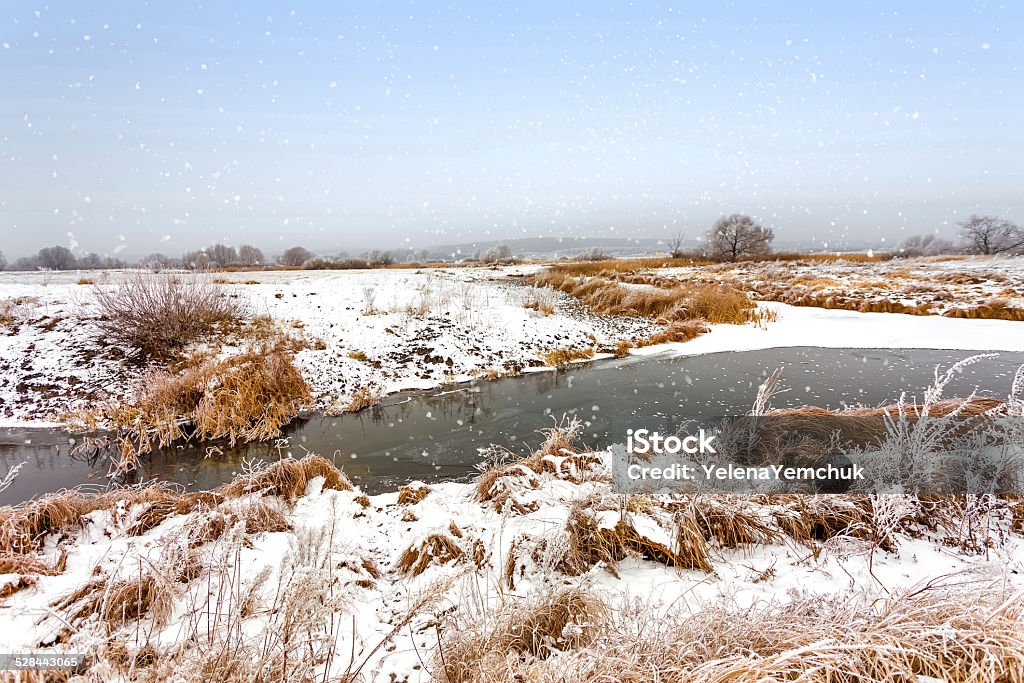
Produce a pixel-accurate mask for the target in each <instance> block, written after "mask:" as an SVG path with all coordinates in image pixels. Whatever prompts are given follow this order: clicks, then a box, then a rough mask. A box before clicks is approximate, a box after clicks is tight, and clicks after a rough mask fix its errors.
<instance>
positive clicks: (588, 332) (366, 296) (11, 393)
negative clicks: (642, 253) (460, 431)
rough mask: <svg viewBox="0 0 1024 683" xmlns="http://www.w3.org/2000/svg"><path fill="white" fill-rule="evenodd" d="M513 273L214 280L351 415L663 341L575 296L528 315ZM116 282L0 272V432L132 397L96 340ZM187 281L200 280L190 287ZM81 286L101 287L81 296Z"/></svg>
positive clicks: (118, 352) (257, 275)
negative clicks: (377, 403)
mask: <svg viewBox="0 0 1024 683" xmlns="http://www.w3.org/2000/svg"><path fill="white" fill-rule="evenodd" d="M510 272H512V273H515V272H519V271H516V270H512V271H508V270H489V269H451V270H422V271H413V270H369V271H288V272H245V273H235V274H231V273H226V274H217V275H216V276H211V277H213V279H214V280H215V281H216V282H217V283H218V284H219V285H220V286H223V287H226V288H229V289H230V290H232V293H233V294H234V295H236V296H238V297H240V298H241V299H242V300H243V301H245V303H246V305H247V307H248V309H249V310H250V312H251V313H252V315H256V316H259V315H267V316H270V317H272V318H273V319H274V320H275V321H276V322H277V323H278V324H279V325H280V326H281V327H282V328H283V329H285V330H287V331H288V332H289V333H291V334H295V335H301V336H302V337H304V338H305V339H306V340H308V341H309V342H311V343H310V345H309V346H310V348H307V349H305V350H303V351H301V352H300V353H299V354H298V357H297V359H296V362H297V365H298V367H299V369H300V370H301V372H302V374H303V376H304V377H305V378H306V380H307V381H308V382H309V383H310V385H311V386H312V388H313V392H314V395H315V396H316V397H317V407H319V408H321V409H331V408H332V407H337V406H344V405H346V404H347V403H348V401H349V400H350V399H351V396H352V394H353V393H354V392H355V391H357V390H359V389H361V388H364V387H369V388H372V389H374V390H376V391H379V392H381V393H385V394H386V393H390V392H394V391H398V390H401V389H410V388H431V387H437V386H441V385H443V384H447V383H450V382H459V381H465V380H468V379H472V378H474V377H480V376H488V375H489V376H502V375H506V374H516V373H518V372H521V371H522V370H524V369H526V368H529V367H534V366H538V365H543V361H542V358H543V356H544V354H546V353H548V352H550V351H552V350H554V349H555V348H559V347H576V348H585V347H586V348H589V347H592V346H595V345H597V346H602V345H604V346H607V345H614V344H615V343H616V342H617V341H619V340H621V339H634V338H638V337H644V336H647V335H648V334H650V333H651V332H652V331H654V330H655V329H657V326H656V325H654V324H653V323H652V322H650V321H646V320H640V319H632V318H597V317H594V316H591V315H588V314H587V313H586V312H585V311H582V310H580V309H579V307H576V306H573V305H572V303H571V302H569V301H567V299H566V297H564V296H558V295H556V294H554V293H551V292H544V293H541V294H540V296H541V297H547V298H550V299H551V300H552V302H560V303H559V304H558V305H557V307H556V311H555V313H554V314H552V315H545V313H544V312H543V311H538V310H533V309H529V308H526V307H524V304H526V303H529V302H530V301H531V300H532V299H533V298H534V297H535V296H536V294H535V293H534V292H533V291H532V290H531V289H530V288H529V287H525V286H520V285H518V284H515V283H514V282H513V281H511V280H509V278H508V274H509V273H510ZM123 276H124V274H122V273H118V272H112V273H97V272H75V273H59V274H54V273H0V302H3V301H8V302H10V304H9V306H8V308H9V310H10V322H9V323H8V324H7V325H4V326H0V331H3V332H6V334H0V424H17V423H22V424H24V423H28V424H32V423H35V424H44V423H47V422H51V421H55V420H58V419H59V416H60V415H61V414H62V413H64V412H66V411H68V410H70V409H74V408H78V407H83V406H85V405H87V404H88V403H90V402H94V401H100V400H106V399H124V398H130V397H131V395H132V392H133V391H134V390H136V389H137V388H138V381H139V379H140V377H141V376H142V368H140V367H138V366H125V365H124V364H123V363H122V362H121V360H122V359H123V358H124V356H125V354H126V352H127V350H125V349H119V348H117V347H115V346H112V345H110V344H107V343H105V342H104V340H103V339H102V338H100V337H99V336H98V335H97V334H96V333H95V332H94V330H93V329H92V327H91V319H92V318H93V317H94V316H95V315H96V311H95V307H94V305H93V287H94V286H100V287H112V286H115V285H116V282H117V281H118V279H119V278H121V277H123ZM185 277H193V276H191V275H186V276H185ZM79 280H86V281H89V282H91V283H95V285H94V284H77V283H78V282H79Z"/></svg>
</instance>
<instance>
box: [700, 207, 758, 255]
mask: <svg viewBox="0 0 1024 683" xmlns="http://www.w3.org/2000/svg"><path fill="white" fill-rule="evenodd" d="M774 238H775V233H774V232H773V231H772V229H771V228H764V227H762V226H761V225H759V224H758V223H756V222H754V219H753V218H751V217H750V216H746V215H744V214H741V213H734V214H732V215H731V216H722V217H721V218H719V219H718V220H717V221H715V224H714V225H713V226H712V227H711V230H709V231H708V246H707V250H708V255H709V256H711V257H712V258H717V259H721V260H723V261H737V260H739V259H740V258H741V257H743V256H755V255H758V254H767V253H769V252H770V251H771V241H772V239H774Z"/></svg>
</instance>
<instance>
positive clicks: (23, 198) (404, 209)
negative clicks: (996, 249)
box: [0, 0, 1024, 258]
mask: <svg viewBox="0 0 1024 683" xmlns="http://www.w3.org/2000/svg"><path fill="white" fill-rule="evenodd" d="M700 4H703V5H705V6H703V7H697V8H695V7H693V6H694V5H698V3H678V6H677V5H675V4H671V3H669V4H659V3H646V2H636V3H624V2H613V3H606V2H596V1H595V2H589V3H578V4H576V5H570V4H566V3H559V2H537V3H515V2H509V3H497V2H495V3H491V2H468V3H463V4H459V3H435V2H402V3H399V2H375V3H374V2H344V3H333V2H332V3H326V2H321V3H282V2H259V1H255V2H253V1H250V2H245V3H227V2H218V3H210V4H203V3H195V2H190V1H189V0H181V1H178V2H148V3H147V2H138V1H134V0H133V1H131V2H108V1H106V0H92V1H90V2H70V1H69V2H65V1H63V0H61V1H55V2H50V3H48V4H37V3H34V2H21V1H17V2H9V3H5V4H4V6H3V10H2V14H0V230H2V232H3V236H2V240H0V251H3V252H4V253H5V254H7V255H8V257H9V258H10V257H15V256H19V255H25V254H28V253H32V252H34V251H36V250H37V249H38V248H40V247H42V246H48V245H52V244H64V245H66V246H70V247H72V248H73V249H74V250H75V251H77V252H82V251H96V252H99V253H101V254H124V255H132V254H134V255H143V254H146V253H149V252H153V251H160V252H164V253H167V254H178V253H181V252H182V251H185V250H188V249H194V248H198V247H200V246H203V245H206V244H209V243H212V242H224V243H227V244H231V245H239V244H242V243H250V244H254V245H256V246H259V247H261V248H263V249H265V250H268V251H270V252H274V251H280V250H283V249H284V248H286V247H288V246H292V245H294V244H302V245H305V246H307V247H309V248H311V249H314V250H319V251H321V252H323V253H331V252H341V251H347V252H349V253H352V254H355V253H357V252H359V251H360V250H364V249H367V248H379V249H402V248H418V247H422V246H425V245H431V244H450V243H459V242H467V241H477V240H493V239H510V238H515V237H536V236H549V235H551V236H558V235H575V236H599V237H627V238H628V237H661V236H666V235H674V234H676V233H679V232H681V233H683V234H685V235H686V236H687V238H689V239H690V240H693V239H695V238H697V237H699V236H700V235H702V234H703V233H704V232H706V230H707V229H708V227H710V225H711V223H712V222H713V221H714V220H715V219H716V218H717V217H719V216H720V215H722V214H728V213H734V212H744V213H749V214H751V215H752V216H754V217H755V218H757V219H758V220H759V221H761V222H762V223H763V224H765V225H767V226H771V227H773V228H774V230H775V233H776V240H777V241H779V242H781V241H783V240H786V241H804V242H813V243H814V244H816V245H820V246H822V247H825V248H828V247H829V246H830V245H832V246H838V245H840V244H842V243H844V241H846V242H850V241H855V242H865V241H866V242H870V243H881V244H891V243H892V242H894V241H899V240H901V239H903V238H904V237H906V236H907V235H910V234H917V233H931V232H937V233H939V234H942V235H943V236H948V237H952V236H954V235H955V232H956V225H955V224H956V222H957V221H959V220H962V219H963V218H965V217H966V216H967V215H969V214H971V213H982V214H992V215H999V216H1003V217H1005V218H1009V219H1011V220H1016V221H1017V222H1024V192H1021V181H1022V171H1021V170H1020V169H1021V159H1022V158H1024V87H1022V86H1024V82H1022V78H1021V76H1022V73H1021V68H1022V66H1021V65H1022V64H1024V37H1022V36H1024V30H1022V29H1024V21H1022V20H1024V4H1022V3H1015V2H1006V3H1005V4H1000V3H987V2H979V3H971V2H942V1H941V0H940V1H932V2H898V3H893V2H885V3H877V2H851V3H836V2H799V1H797V2H786V3H777V2H722V3H700Z"/></svg>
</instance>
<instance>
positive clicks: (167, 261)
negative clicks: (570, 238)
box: [0, 213, 1024, 271]
mask: <svg viewBox="0 0 1024 683" xmlns="http://www.w3.org/2000/svg"><path fill="white" fill-rule="evenodd" d="M958 225H959V226H960V233H959V235H960V240H961V241H960V242H959V243H956V242H954V241H952V240H949V239H945V238H941V237H939V236H938V235H934V234H928V235H913V236H911V237H908V238H906V239H905V240H903V242H902V243H901V244H900V246H899V248H898V249H897V250H896V251H895V252H894V253H893V254H892V256H895V257H908V258H909V257H916V256H937V255H940V254H982V255H990V256H991V255H1000V254H1001V255H1019V254H1024V228H1021V227H1020V226H1018V225H1017V224H1016V223H1013V222H1012V221H1009V220H1006V219H1003V218H999V217H996V216H979V215H972V216H971V217H970V218H968V219H966V220H964V221H962V222H960V223H958ZM774 238H775V232H774V230H773V229H772V228H766V227H764V226H762V225H761V224H760V223H758V222H757V221H755V220H754V219H753V218H751V217H750V216H748V215H746V214H740V213H734V214H731V215H729V216H723V217H721V218H719V219H718V220H717V221H715V223H714V225H712V227H711V229H710V230H708V232H707V235H706V241H705V243H704V245H703V246H702V247H701V248H698V249H691V250H687V249H685V248H684V247H683V241H684V236H683V235H682V233H678V234H676V235H675V236H674V237H673V238H671V239H669V240H668V252H669V256H671V257H672V258H698V257H699V258H710V259H713V260H717V261H729V262H735V261H739V260H742V259H745V258H751V257H761V256H765V255H768V254H770V253H771V243H772V241H773V240H774ZM416 256H419V257H420V258H419V261H420V262H422V261H426V260H427V256H428V254H427V251H426V250H421V251H420V252H419V253H418V254H412V255H411V258H413V259H414V260H415V257H416ZM609 258H613V257H612V256H610V255H608V254H606V253H605V252H604V251H603V250H602V249H601V248H600V247H595V248H592V249H589V250H586V251H584V252H582V253H581V254H580V255H579V256H577V259H579V260H590V261H598V260H605V259H609ZM465 260H467V261H476V262H480V263H487V264H495V263H511V262H514V261H515V260H516V258H515V257H514V256H513V254H512V249H511V248H510V247H509V246H508V245H507V244H498V245H496V246H494V247H491V248H489V249H486V250H483V251H478V252H476V253H475V254H473V256H472V257H469V258H467V259H465ZM397 262H398V259H397V258H396V257H395V256H394V254H392V252H390V251H379V250H373V251H369V252H366V253H364V254H363V255H362V256H360V257H358V258H349V257H348V256H347V255H341V256H338V257H336V258H327V257H323V256H317V255H316V254H314V253H313V252H311V251H310V250H308V249H306V248H305V247H301V246H295V247H290V248H288V249H286V250H285V251H284V252H283V253H282V254H281V255H280V256H278V257H277V258H276V259H274V260H273V261H271V260H268V259H267V258H266V256H265V255H264V253H263V251H262V250H261V249H259V248H257V247H254V246H252V245H249V244H243V245H241V246H239V247H238V248H237V249H236V248H235V247H232V246H229V245H226V244H212V245H210V246H209V247H206V248H205V249H198V250H195V251H189V252H185V253H184V254H182V255H181V256H180V257H172V256H166V255H164V254H161V253H153V254H150V255H148V256H146V257H145V258H142V259H139V260H138V261H136V262H134V263H131V262H128V261H125V260H123V259H119V258H116V257H113V256H102V257H101V256H99V255H98V254H95V253H91V252H90V253H86V254H83V255H81V256H76V255H75V253H74V252H73V251H71V249H69V248H67V247H65V246H60V245H57V246H52V247H45V248H43V249H40V250H39V251H38V252H37V253H36V254H35V255H34V256H25V257H21V258H19V259H17V260H15V261H14V262H13V263H11V264H8V263H7V260H6V258H5V257H4V254H3V252H2V251H0V270H15V271H32V270H111V269H119V268H131V267H144V268H149V269H154V270H160V269H185V270H210V269H217V268H230V267H240V268H253V267H258V266H270V265H277V266H282V267H286V268H307V269H314V270H315V269H345V268H374V267H382V266H389V265H392V264H395V263H397Z"/></svg>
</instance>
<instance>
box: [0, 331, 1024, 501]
mask: <svg viewBox="0 0 1024 683" xmlns="http://www.w3.org/2000/svg"><path fill="white" fill-rule="evenodd" d="M970 355H972V354H971V353H970V352H964V351H935V350H919V349H911V350H888V349H887V350H871V349H819V348H795V349H769V350H763V351H745V352H727V353H716V354H711V355H705V356H695V357H679V356H668V355H661V356H648V357H639V356H633V357H629V358H625V359H621V360H609V361H599V362H596V363H592V364H589V365H583V366H580V367H577V368H575V369H573V370H570V371H568V372H559V373H554V372H541V373H531V374H527V375H524V376H522V377H514V378H507V379H500V380H495V381H486V382H479V383H475V384H467V385H460V386H458V387H455V388H450V389H447V390H438V391H433V392H418V393H408V394H398V395H395V396H391V397H388V398H387V399H386V400H385V401H384V403H383V404H382V405H381V406H378V407H377V408H374V409H367V410H364V411H362V412H360V413H357V414H352V415H343V416H340V417H314V418H311V419H307V420H302V421H297V422H296V423H295V424H294V425H292V426H291V428H290V429H289V430H288V433H287V437H288V438H287V439H286V440H282V441H280V442H278V443H270V444H248V445H244V446H240V447H236V448H227V447H226V446H224V445H223V444H222V445H220V448H219V449H217V450H216V452H215V453H214V454H213V455H211V457H204V456H205V455H206V453H207V446H206V445H204V446H202V447H199V448H196V447H187V448H174V449H167V450H165V451H160V452H157V453H154V454H152V455H151V456H149V457H147V458H146V459H145V460H144V462H143V467H142V471H141V477H142V478H144V479H152V478H158V479H163V480H168V481H173V482H177V483H179V484H181V485H183V486H185V487H187V488H189V489H205V488H212V487H215V486H217V485H219V484H221V483H222V482H224V481H228V480H230V479H231V478H233V476H234V475H235V473H237V472H238V471H239V470H240V468H241V467H242V463H243V461H244V460H245V459H261V460H277V459H278V458H279V457H281V456H283V455H292V456H294V457H301V456H302V455H304V454H305V452H306V451H307V450H308V451H310V452H315V453H320V454H321V455H324V456H326V457H328V458H330V459H332V460H334V462H335V463H336V464H337V465H339V466H341V467H343V468H344V470H345V472H346V473H348V475H349V476H350V477H351V478H352V479H353V480H354V481H355V482H357V483H358V484H359V485H360V486H361V487H362V488H363V489H364V490H365V491H367V492H370V493H376V492H380V491H384V490H388V489H393V488H395V487H396V486H398V485H399V484H402V483H406V482H408V481H410V480H414V479H420V480H423V481H428V482H429V481H435V480H440V479H446V480H450V479H461V478H467V477H469V476H472V475H473V474H474V473H475V471H476V470H475V465H476V464H478V463H479V462H481V460H482V456H481V454H480V450H479V449H481V448H483V447H486V446H487V445H488V444H492V443H493V444H498V445H501V446H504V447H506V448H508V449H510V450H512V451H514V452H517V453H522V454H525V453H527V452H528V451H529V450H531V448H533V447H536V446H537V444H538V443H539V442H540V441H541V440H542V437H541V435H540V434H538V431H537V430H539V429H542V428H544V427H549V426H551V425H552V424H553V422H554V418H555V417H561V416H562V415H563V414H572V415H575V416H577V417H578V418H580V419H581V420H583V421H584V423H585V424H586V434H585V437H584V439H585V441H586V443H587V444H589V445H591V446H594V447H605V446H608V445H610V444H612V443H615V442H622V441H624V440H625V433H626V430H627V429H630V428H632V429H640V428H647V429H652V430H653V429H658V430H661V431H663V432H672V431H674V430H675V428H676V426H677V425H678V424H679V422H680V421H681V420H683V419H687V418H699V417H714V416H721V415H739V414H743V413H745V412H746V411H747V410H749V408H750V406H751V403H752V402H753V400H754V397H755V394H756V393H757V387H758V385H759V384H760V383H761V381H762V380H763V379H764V377H765V376H767V374H768V373H770V372H771V371H772V370H774V369H775V368H782V380H783V384H784V385H785V386H786V387H788V388H789V390H788V391H786V392H785V393H782V394H780V395H778V396H776V397H775V399H774V400H773V405H774V406H775V407H791V406H799V405H818V406H823V407H827V408H842V407H844V406H846V405H851V404H857V403H865V404H870V405H876V404H879V403H883V402H891V401H893V400H895V399H896V398H898V397H899V394H900V392H902V391H904V390H906V391H908V394H909V395H913V394H917V395H918V396H920V395H921V393H922V390H923V388H924V387H925V386H927V385H929V384H930V383H931V382H932V379H933V375H934V370H935V367H936V365H941V366H943V367H944V368H945V367H948V366H949V365H951V364H952V363H955V362H956V361H958V360H961V359H963V358H966V357H968V356H970ZM1021 364H1024V353H1000V354H999V355H998V357H996V358H990V359H985V360H982V361H980V362H978V363H975V364H974V365H971V366H969V367H968V368H966V370H965V371H964V373H963V374H962V375H961V376H960V377H958V378H957V379H956V380H954V382H953V383H952V384H951V385H950V387H949V389H948V390H947V395H948V396H957V395H966V394H967V393H969V392H970V391H972V390H973V389H975V388H978V389H979V390H981V391H982V392H983V393H987V394H990V395H995V396H997V397H1004V396H1006V394H1007V393H1008V392H1009V389H1010V384H1011V382H1012V380H1013V375H1014V372H1016V369H1017V367H1018V366H1019V365H1021ZM71 438H73V437H69V435H68V434H67V433H64V432H60V431H56V430H25V429H10V430H0V463H2V466H3V467H4V471H6V469H7V468H9V467H11V466H13V465H16V464H17V463H19V462H23V461H24V462H25V465H24V467H23V468H22V470H21V473H20V474H19V476H18V477H17V479H16V480H15V482H14V485H13V486H12V487H11V488H10V489H8V490H7V491H4V492H2V493H0V504H6V503H12V502H17V501H21V500H26V499H28V498H31V497H33V496H36V495H39V494H41V493H45V492H48V491H54V490H57V489H60V488H62V487H71V486H77V485H82V484H87V485H92V486H96V487H99V488H104V487H106V486H107V485H108V479H107V477H106V474H107V471H108V469H109V456H108V454H101V455H100V456H99V457H98V458H93V459H92V460H89V459H86V458H84V457H82V456H81V455H72V454H71V450H72V448H73V444H72V443H69V441H70V439H71Z"/></svg>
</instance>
